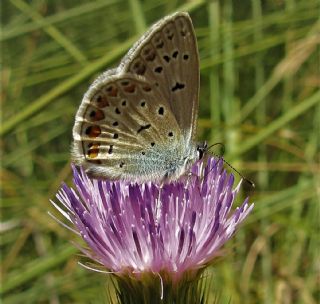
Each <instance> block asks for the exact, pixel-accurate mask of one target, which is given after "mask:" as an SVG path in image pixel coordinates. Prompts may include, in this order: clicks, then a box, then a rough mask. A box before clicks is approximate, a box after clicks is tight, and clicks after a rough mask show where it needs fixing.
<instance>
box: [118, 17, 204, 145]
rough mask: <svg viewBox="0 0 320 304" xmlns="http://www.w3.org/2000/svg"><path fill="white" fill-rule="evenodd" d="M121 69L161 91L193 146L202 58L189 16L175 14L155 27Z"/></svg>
mask: <svg viewBox="0 0 320 304" xmlns="http://www.w3.org/2000/svg"><path fill="white" fill-rule="evenodd" d="M119 69H121V70H123V71H125V72H130V73H133V74H136V75H140V76H143V77H145V78H146V79H148V81H149V82H150V83H152V84H154V85H156V86H158V87H159V89H160V90H161V92H162V94H163V96H164V98H165V99H166V100H167V102H168V103H169V105H170V108H171V110H172V112H173V114H174V116H175V118H176V120H177V122H178V125H179V127H180V129H181V130H182V133H183V134H184V136H185V138H186V139H188V140H189V142H193V141H194V138H195V133H196V124H197V115H198V102H199V97H198V89H199V78H200V75H199V56H198V49H197V41H196V37H195V33H194V29H193V25H192V21H191V18H190V16H189V15H188V14H187V13H175V14H174V15H171V16H168V17H166V18H164V19H162V20H160V21H159V22H158V23H156V24H155V25H153V26H152V27H151V29H150V30H149V31H148V32H147V33H146V34H145V35H144V36H143V37H142V38H141V39H140V40H139V41H138V42H137V43H136V44H135V45H134V46H133V48H132V49H131V50H130V51H129V53H128V54H127V56H126V57H124V59H123V60H122V62H121V64H120V66H119Z"/></svg>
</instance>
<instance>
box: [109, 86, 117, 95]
mask: <svg viewBox="0 0 320 304" xmlns="http://www.w3.org/2000/svg"><path fill="white" fill-rule="evenodd" d="M107 95H108V96H111V97H116V96H117V95H118V89H117V88H116V87H115V86H110V87H107Z"/></svg>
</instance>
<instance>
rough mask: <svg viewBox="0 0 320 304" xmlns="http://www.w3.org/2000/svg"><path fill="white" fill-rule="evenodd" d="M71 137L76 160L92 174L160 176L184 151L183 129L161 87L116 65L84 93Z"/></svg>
mask: <svg viewBox="0 0 320 304" xmlns="http://www.w3.org/2000/svg"><path fill="white" fill-rule="evenodd" d="M73 138H74V143H73V159H74V161H75V162H76V163H77V164H79V165H82V166H84V167H85V168H86V170H87V172H88V173H89V174H91V176H93V177H105V178H106V177H107V178H111V179H117V178H123V179H131V180H134V179H139V180H140V181H142V180H150V179H151V180H161V179H162V178H163V177H164V175H165V174H166V172H167V171H168V169H169V170H170V162H173V163H177V161H175V159H174V157H178V155H179V153H180V154H181V152H182V151H183V153H184V150H183V144H184V143H183V137H182V135H181V133H180V128H179V126H178V123H177V121H176V119H175V117H174V115H173V114H172V112H171V111H170V105H169V104H168V101H167V100H166V98H164V97H163V95H162V93H161V91H160V90H159V88H158V87H157V86H155V85H153V84H150V83H148V82H147V81H145V80H144V79H143V78H140V77H139V76H136V75H132V74H118V73H117V71H116V70H112V71H111V72H110V71H109V72H107V73H104V74H102V75H101V76H100V77H99V78H98V79H97V80H96V81H95V82H94V83H93V84H92V85H91V87H90V88H89V90H88V91H87V93H86V94H85V96H84V98H83V100H82V103H81V106H80V108H79V110H78V112H77V115H76V122H75V125H74V128H73ZM180 158H181V157H180ZM168 159H169V160H170V162H168ZM177 160H179V159H178V158H177Z"/></svg>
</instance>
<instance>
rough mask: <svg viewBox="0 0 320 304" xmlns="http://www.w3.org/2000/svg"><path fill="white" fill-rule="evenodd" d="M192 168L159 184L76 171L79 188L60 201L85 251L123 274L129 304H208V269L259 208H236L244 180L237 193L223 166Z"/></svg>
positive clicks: (123, 295)
mask: <svg viewBox="0 0 320 304" xmlns="http://www.w3.org/2000/svg"><path fill="white" fill-rule="evenodd" d="M191 171H192V175H191V176H190V177H187V178H185V179H184V180H179V181H176V182H172V183H170V184H165V185H163V186H159V185H156V184H153V183H151V182H149V183H144V184H141V185H139V184H136V183H129V182H126V181H121V180H119V181H107V180H91V179H89V178H88V176H87V175H86V174H85V173H84V171H83V170H80V171H79V170H77V169H76V168H75V167H73V175H74V184H75V186H76V190H74V189H72V188H69V187H68V186H67V185H65V184H64V185H63V186H62V188H61V189H60V191H59V192H58V194H57V198H58V200H59V201H60V203H61V205H62V208H61V207H60V206H59V205H57V204H55V203H53V204H54V205H55V206H56V207H57V208H58V210H59V211H60V212H61V213H62V214H63V215H64V216H65V217H66V218H67V219H68V220H69V221H70V222H71V223H72V224H73V226H74V227H75V229H73V230H74V231H79V233H80V235H81V237H82V238H83V240H84V241H85V242H86V244H87V247H83V246H82V247H80V249H81V250H82V252H83V253H84V254H85V255H87V256H88V257H89V258H91V259H92V260H94V261H95V262H96V263H98V264H99V265H101V266H103V267H104V268H105V269H106V271H110V272H112V273H113V274H114V275H115V276H116V278H117V281H118V286H119V287H118V300H119V301H120V302H121V303H149V302H148V301H149V300H150V301H151V302H152V303H157V302H158V301H159V303H160V298H164V302H162V303H171V302H174V303H200V297H202V296H203V295H202V294H201V291H199V290H200V289H201V286H199V278H200V275H201V273H202V272H203V269H204V268H205V266H206V265H208V264H209V263H210V262H212V260H213V259H214V258H215V257H216V256H217V255H218V254H219V249H220V248H221V246H222V245H223V244H224V243H225V242H226V241H227V240H228V239H229V238H230V237H231V236H232V235H233V234H234V232H235V230H236V228H237V227H238V225H239V224H240V223H241V222H242V221H243V220H244V219H245V218H246V217H247V215H248V214H249V213H250V211H251V210H252V208H253V204H251V205H249V204H248V199H246V200H245V201H244V202H243V204H242V205H241V206H240V207H239V208H236V209H235V211H234V212H232V211H231V207H232V204H233V202H234V199H235V197H236V195H237V193H238V191H239V188H240V183H239V185H238V186H237V187H236V188H235V189H234V190H233V189H232V187H233V184H234V176H233V175H232V174H230V175H228V174H227V173H226V171H225V170H224V169H223V161H221V160H218V159H215V158H213V157H209V159H208V160H207V162H197V163H196V164H195V165H194V166H193V167H192V169H191ZM159 282H161V288H160V287H159V286H160V284H159ZM200 285H201V284H200ZM190 290H191V291H190ZM191 294H192V295H191ZM185 297H189V298H188V299H186V298H185ZM190 297H191V298H190ZM157 298H159V299H158V300H156V299H157ZM148 299H149V300H148ZM166 299H167V301H166ZM151 302H150V303H151Z"/></svg>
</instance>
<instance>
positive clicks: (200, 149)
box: [197, 142, 208, 160]
mask: <svg viewBox="0 0 320 304" xmlns="http://www.w3.org/2000/svg"><path fill="white" fill-rule="evenodd" d="M207 151H208V144H207V143H206V142H202V143H199V144H198V145H197V153H198V159H199V160H200V159H202V158H203V156H204V154H205V153H206V152H207Z"/></svg>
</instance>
